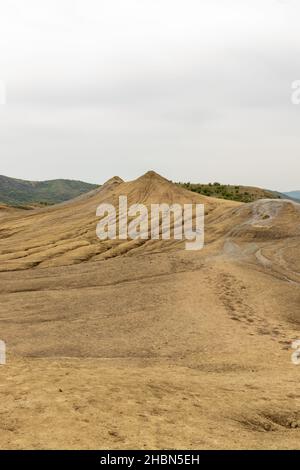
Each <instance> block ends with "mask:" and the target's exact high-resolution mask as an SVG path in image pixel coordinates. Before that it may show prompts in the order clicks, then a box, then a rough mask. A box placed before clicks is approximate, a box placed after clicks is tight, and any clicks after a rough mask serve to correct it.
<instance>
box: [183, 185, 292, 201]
mask: <svg viewBox="0 0 300 470" xmlns="http://www.w3.org/2000/svg"><path fill="white" fill-rule="evenodd" d="M177 184H178V185H179V186H181V187H183V188H185V189H189V190H190V191H193V192H196V193H199V194H203V195H204V196H211V197H217V198H220V199H230V200H233V201H240V202H253V201H256V200H257V199H285V198H289V197H288V196H287V195H285V194H282V193H279V192H276V191H270V190H268V189H261V188H255V187H253V186H240V185H236V186H234V185H230V184H221V183H208V184H196V183H177Z"/></svg>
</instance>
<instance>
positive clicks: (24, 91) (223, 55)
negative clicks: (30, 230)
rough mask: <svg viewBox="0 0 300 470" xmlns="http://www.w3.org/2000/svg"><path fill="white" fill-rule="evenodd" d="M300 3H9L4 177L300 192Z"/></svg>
mask: <svg viewBox="0 0 300 470" xmlns="http://www.w3.org/2000/svg"><path fill="white" fill-rule="evenodd" d="M299 49H300V2H299V0H294V1H293V0H289V1H288V0H286V1H284V0H281V1H279V0H26V2H25V1H24V0H0V80H2V81H4V82H5V84H6V105H4V106H3V105H2V106H0V174H4V175H7V176H12V177H17V178H23V179H31V180H42V179H53V178H71V179H81V180H85V181H89V182H96V183H102V182H104V181H105V180H106V179H108V178H110V177H111V176H113V175H119V176H121V177H122V178H124V179H133V178H135V177H137V176H140V175H141V174H142V173H144V172H146V171H147V170H150V169H153V170H156V171H157V172H159V173H161V174H162V175H164V176H166V177H167V178H169V179H173V180H177V181H179V180H180V181H194V182H209V181H220V182H224V183H236V184H248V185H256V186H263V187H267V188H270V189H278V190H289V189H290V190H292V189H300V177H299V175H300V132H299V130H300V105H299V106H296V105H292V103H291V84H292V82H293V81H294V80H297V79H300V55H299Z"/></svg>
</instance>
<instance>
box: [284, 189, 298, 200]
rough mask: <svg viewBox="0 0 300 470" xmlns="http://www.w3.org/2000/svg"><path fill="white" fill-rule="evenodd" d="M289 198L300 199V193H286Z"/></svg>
mask: <svg viewBox="0 0 300 470" xmlns="http://www.w3.org/2000/svg"><path fill="white" fill-rule="evenodd" d="M284 194H285V195H286V196H288V197H292V198H293V199H300V191H289V192H288V193H284Z"/></svg>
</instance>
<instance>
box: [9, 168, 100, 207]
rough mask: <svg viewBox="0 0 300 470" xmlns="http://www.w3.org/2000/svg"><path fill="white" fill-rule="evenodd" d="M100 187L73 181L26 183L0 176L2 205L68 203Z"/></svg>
mask: <svg viewBox="0 0 300 470" xmlns="http://www.w3.org/2000/svg"><path fill="white" fill-rule="evenodd" d="M97 187H98V186H97V185H95V184H89V183H83V182H82V181H73V180H50V181H25V180H19V179H15V178H8V177H7V176H1V175H0V203H5V204H9V205H13V206H24V205H25V206H26V205H30V204H34V205H35V204H37V205H48V204H49V205H50V204H56V203H58V202H63V201H68V200H69V199H72V198H74V197H76V196H80V195H81V194H84V193H87V192H88V191H92V190H93V189H95V188H97Z"/></svg>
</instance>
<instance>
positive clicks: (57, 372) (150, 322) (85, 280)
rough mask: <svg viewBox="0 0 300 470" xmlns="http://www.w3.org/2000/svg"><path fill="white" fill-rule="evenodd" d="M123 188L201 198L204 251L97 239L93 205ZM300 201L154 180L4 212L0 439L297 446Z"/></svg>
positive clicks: (142, 194) (47, 444)
mask: <svg viewBox="0 0 300 470" xmlns="http://www.w3.org/2000/svg"><path fill="white" fill-rule="evenodd" d="M124 193H125V194H127V195H128V197H129V200H130V201H135V202H137V201H138V202H144V203H146V204H149V203H150V202H153V201H157V200H159V199H161V198H162V200H163V202H169V201H171V202H172V201H173V202H175V201H177V202H181V201H182V202H187V201H189V202H199V201H201V202H204V203H205V208H206V246H205V249H204V250H202V251H199V252H187V251H185V250H184V245H183V244H181V243H179V244H178V242H176V243H174V242H151V241H146V242H143V243H139V244H137V243H133V242H127V241H125V242H122V243H120V242H117V243H110V244H109V243H106V242H104V243H100V242H99V240H97V238H96V237H95V227H96V223H97V220H96V218H95V208H96V206H97V204H98V203H100V202H102V201H104V200H105V201H114V200H116V198H117V197H118V195H119V194H124ZM189 198H191V199H189ZM299 207H300V206H299V205H297V204H293V203H291V202H288V201H259V202H257V203H253V204H247V205H246V204H245V205H244V204H236V203H231V202H226V201H224V202H223V201H221V200H214V199H210V198H203V197H202V196H199V195H197V194H195V195H194V194H191V193H189V192H187V191H184V190H182V189H180V188H177V187H175V186H174V185H172V184H171V183H169V182H168V181H166V180H164V179H163V178H161V177H159V176H158V175H155V174H153V173H150V174H147V175H145V176H144V177H142V178H140V179H138V180H136V181H135V182H130V183H123V182H122V181H121V180H119V179H113V180H112V181H110V182H108V183H107V185H106V186H105V187H104V188H102V189H101V190H100V191H96V192H93V193H92V194H91V195H87V196H85V197H81V198H79V199H77V200H76V201H74V202H71V203H68V204H62V205H59V206H56V207H52V208H48V209H39V210H36V211H29V212H28V213H26V214H20V212H19V211H17V213H15V212H14V211H11V210H9V211H7V210H6V209H3V211H2V213H1V226H0V271H1V272H0V338H1V339H3V340H5V342H6V344H7V353H8V358H7V364H6V365H5V366H0V395H1V400H0V428H1V440H0V448H2V449H24V448H26V449H27V448H30V449H49V448H50V449H53V448H57V449H58V448H68V449H105V448H106V449H122V448H126V449H129V448H130V449H132V448H145V449H150V448H152V449H174V448H175V449H176V448H178V449H182V448H190V449H220V448H226V449H228V448H237V449H259V448H268V449H274V448H276V449H278V448H285V449H288V448H289V449H294V448H299V442H300V392H299V390H298V388H299V387H298V383H299V374H300V366H296V365H294V364H292V362H291V354H292V352H293V351H292V349H291V343H292V341H294V340H295V339H300V332H299V321H300V288H299V283H300V274H299V273H300V252H299V246H300V244H299V237H300V210H299Z"/></svg>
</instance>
